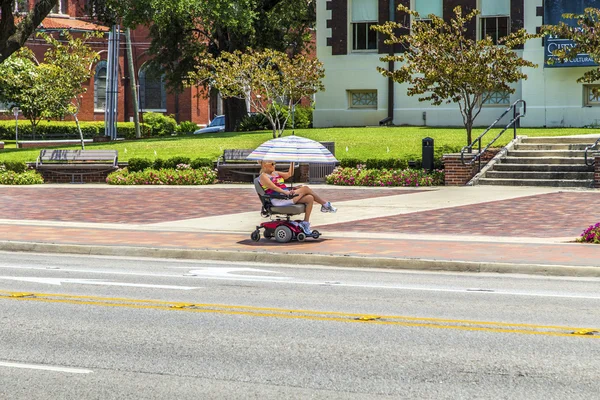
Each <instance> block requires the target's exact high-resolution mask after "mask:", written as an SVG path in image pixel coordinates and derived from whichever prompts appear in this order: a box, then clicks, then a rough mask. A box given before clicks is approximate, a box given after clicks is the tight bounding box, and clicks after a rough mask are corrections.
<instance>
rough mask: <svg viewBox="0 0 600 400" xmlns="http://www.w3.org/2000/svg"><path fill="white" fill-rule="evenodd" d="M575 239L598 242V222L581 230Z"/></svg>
mask: <svg viewBox="0 0 600 400" xmlns="http://www.w3.org/2000/svg"><path fill="white" fill-rule="evenodd" d="M577 241H578V242H580V243H600V222H598V223H596V224H595V225H591V226H590V227H589V228H587V229H586V230H585V231H583V233H582V234H581V236H580V237H579V238H577Z"/></svg>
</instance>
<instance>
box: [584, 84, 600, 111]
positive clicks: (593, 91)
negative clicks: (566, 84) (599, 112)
mask: <svg viewBox="0 0 600 400" xmlns="http://www.w3.org/2000/svg"><path fill="white" fill-rule="evenodd" d="M583 96H584V97H583V100H584V105H585V106H587V107H598V106H600V85H584V86H583Z"/></svg>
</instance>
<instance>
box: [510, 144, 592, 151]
mask: <svg viewBox="0 0 600 400" xmlns="http://www.w3.org/2000/svg"><path fill="white" fill-rule="evenodd" d="M588 146H589V144H587V143H579V144H577V143H539V144H537V143H532V144H522V143H521V144H517V145H515V150H525V151H532V150H583V151H585V149H586V147H588Z"/></svg>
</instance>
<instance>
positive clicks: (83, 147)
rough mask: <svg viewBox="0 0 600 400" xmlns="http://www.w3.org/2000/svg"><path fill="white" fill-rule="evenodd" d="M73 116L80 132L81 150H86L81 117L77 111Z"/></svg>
mask: <svg viewBox="0 0 600 400" xmlns="http://www.w3.org/2000/svg"><path fill="white" fill-rule="evenodd" d="M73 118H75V125H77V131H78V132H79V138H80V139H81V150H85V142H84V141H83V132H82V131H81V126H79V119H78V118H77V113H75V114H73Z"/></svg>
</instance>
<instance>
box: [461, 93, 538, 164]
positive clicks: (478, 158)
mask: <svg viewBox="0 0 600 400" xmlns="http://www.w3.org/2000/svg"><path fill="white" fill-rule="evenodd" d="M521 103H522V104H523V114H521V113H520V112H519V113H518V114H517V105H518V104H521ZM510 110H512V111H513V119H512V120H511V121H510V122H509V123H508V124H507V125H506V126H505V127H504V129H502V131H501V132H500V133H499V134H498V135H496V137H495V138H494V139H493V140H492V141H491V142H489V143H488V144H487V146H485V148H483V150H482V149H481V139H482V138H483V137H484V136H485V135H486V134H487V133H488V132H489V131H490V130H492V129H493V128H495V127H496V125H497V124H498V122H500V120H501V119H502V118H503V117H504V116H505V115H506V114H508V113H509V112H510ZM525 114H527V103H526V102H525V100H517V101H515V102H514V103H513V104H512V105H511V106H510V107H508V108H507V109H506V110H505V111H504V112H503V113H502V115H501V116H500V117H498V118H497V119H496V120H495V121H494V123H492V125H490V126H489V127H488V128H487V129H486V130H485V131H484V132H483V133H482V134H481V135H479V136H478V137H477V139H475V140H473V141H472V142H471V144H470V145H468V146H465V147H463V148H462V150H461V151H460V161H461V162H462V164H463V165H473V163H474V162H475V161H478V164H479V165H478V172H479V171H481V156H482V154H483V153H485V152H486V151H487V149H489V148H490V146H491V145H492V144H494V143H495V142H496V140H498V138H499V137H500V136H502V134H503V133H504V132H506V131H507V130H508V128H510V127H511V125H512V127H513V139H516V138H517V121H519V120H520V119H521V118H522V117H524V116H525ZM475 143H477V144H478V147H479V153H478V154H477V155H476V156H475V157H473V158H472V159H471V161H469V162H468V163H467V162H465V153H472V151H473V147H474V145H475Z"/></svg>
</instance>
